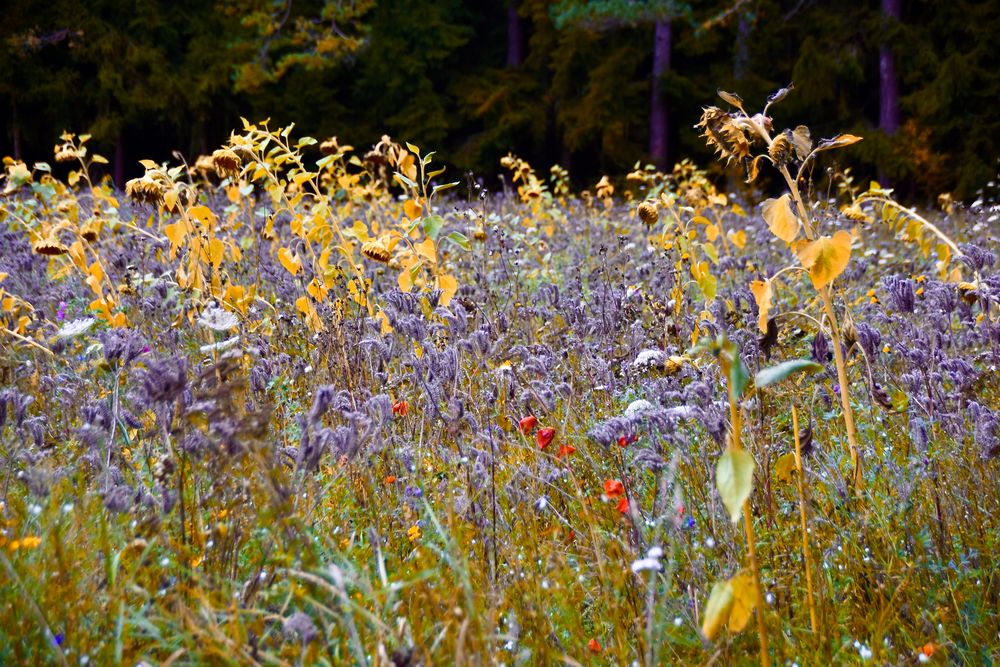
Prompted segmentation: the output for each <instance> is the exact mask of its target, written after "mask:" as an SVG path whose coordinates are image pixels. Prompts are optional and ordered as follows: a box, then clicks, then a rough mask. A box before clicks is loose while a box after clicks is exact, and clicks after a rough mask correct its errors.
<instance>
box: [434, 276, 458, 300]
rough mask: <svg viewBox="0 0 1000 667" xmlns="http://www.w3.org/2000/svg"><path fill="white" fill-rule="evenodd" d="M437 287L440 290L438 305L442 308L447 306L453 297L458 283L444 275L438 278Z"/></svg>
mask: <svg viewBox="0 0 1000 667" xmlns="http://www.w3.org/2000/svg"><path fill="white" fill-rule="evenodd" d="M437 286H438V289H440V290H441V298H440V300H439V303H440V304H441V305H442V306H447V305H448V303H449V302H450V301H451V299H452V297H453V296H455V292H457V291H458V281H457V280H455V276H452V275H448V274H446V275H443V276H438V279H437Z"/></svg>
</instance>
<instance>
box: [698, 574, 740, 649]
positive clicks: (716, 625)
mask: <svg viewBox="0 0 1000 667" xmlns="http://www.w3.org/2000/svg"><path fill="white" fill-rule="evenodd" d="M732 609H733V587H732V585H731V584H730V583H729V582H728V581H719V582H717V583H716V584H715V586H713V587H712V593H711V595H709V596H708V602H707V603H705V614H704V616H703V618H702V622H701V633H702V634H703V635H705V639H708V640H709V641H711V640H712V639H714V638H715V636H716V635H717V634H719V630H721V629H722V627H723V626H724V625H725V624H726V622H727V621H728V620H729V614H730V612H731V611H732Z"/></svg>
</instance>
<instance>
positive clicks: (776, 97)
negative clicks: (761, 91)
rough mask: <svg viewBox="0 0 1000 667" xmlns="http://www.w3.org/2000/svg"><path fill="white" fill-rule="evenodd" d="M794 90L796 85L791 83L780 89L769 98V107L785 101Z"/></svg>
mask: <svg viewBox="0 0 1000 667" xmlns="http://www.w3.org/2000/svg"><path fill="white" fill-rule="evenodd" d="M794 88H795V84H794V83H789V84H788V85H787V86H785V87H784V88H779V89H778V90H777V91H775V93H774V94H773V95H771V96H770V97H768V98H767V103H768V105H771V104H777V103H778V102H780V101H781V100H783V99H785V98H786V97H787V96H788V93H790V92H792V90H793V89H794Z"/></svg>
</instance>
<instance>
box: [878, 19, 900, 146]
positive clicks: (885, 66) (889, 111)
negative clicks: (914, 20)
mask: <svg viewBox="0 0 1000 667" xmlns="http://www.w3.org/2000/svg"><path fill="white" fill-rule="evenodd" d="M901 5H902V0H882V30H883V31H885V30H886V29H887V28H888V26H889V25H891V24H892V23H896V22H898V21H899V18H900V15H901ZM881 38H882V39H881V41H882V46H881V47H879V52H878V75H879V107H878V127H879V129H880V130H882V131H883V132H885V133H886V134H889V135H891V134H894V133H895V132H896V130H898V129H899V82H898V81H897V80H896V64H895V62H893V58H892V50H891V49H890V48H889V45H888V44H887V43H886V41H885V36H884V35H881Z"/></svg>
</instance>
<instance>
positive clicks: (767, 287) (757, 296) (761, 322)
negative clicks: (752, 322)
mask: <svg viewBox="0 0 1000 667" xmlns="http://www.w3.org/2000/svg"><path fill="white" fill-rule="evenodd" d="M750 291H751V292H753V298H754V301H756V302H757V310H758V311H759V314H758V315H757V327H758V328H759V329H760V330H761V333H767V315H768V313H769V312H770V310H771V305H772V304H771V299H772V297H773V296H774V293H773V292H772V291H771V281H770V280H755V281H753V282H752V283H750Z"/></svg>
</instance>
